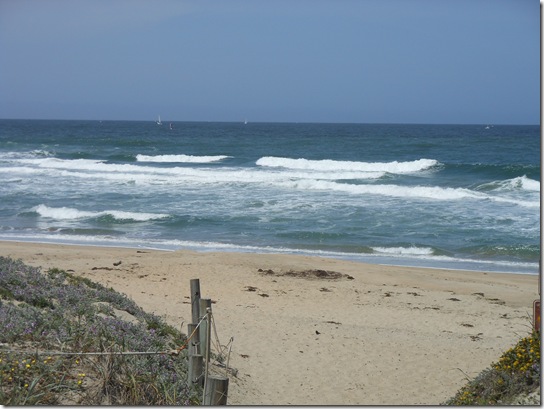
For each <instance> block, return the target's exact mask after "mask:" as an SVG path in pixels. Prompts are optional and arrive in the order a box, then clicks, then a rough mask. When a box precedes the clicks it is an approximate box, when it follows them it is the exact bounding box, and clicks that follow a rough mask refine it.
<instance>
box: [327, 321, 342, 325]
mask: <svg viewBox="0 0 544 409" xmlns="http://www.w3.org/2000/svg"><path fill="white" fill-rule="evenodd" d="M325 323H326V324H334V325H342V323H341V322H336V321H325Z"/></svg>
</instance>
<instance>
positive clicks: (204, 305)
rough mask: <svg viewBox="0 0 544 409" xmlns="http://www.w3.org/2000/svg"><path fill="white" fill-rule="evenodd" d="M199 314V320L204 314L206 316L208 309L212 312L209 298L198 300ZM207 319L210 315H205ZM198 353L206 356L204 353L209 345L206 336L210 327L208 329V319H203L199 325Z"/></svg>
mask: <svg viewBox="0 0 544 409" xmlns="http://www.w3.org/2000/svg"><path fill="white" fill-rule="evenodd" d="M199 308H200V314H201V317H200V318H201V319H202V318H204V317H205V316H206V314H208V309H209V311H210V313H211V310H212V300H210V299H209V298H201V299H200V307H199ZM207 316H208V318H209V317H210V315H209V314H208V315H207ZM199 329H200V334H199V335H200V349H199V351H200V353H201V354H202V355H205V354H206V351H208V343H209V341H210V340H209V338H208V334H209V332H210V331H211V327H210V320H209V319H205V320H203V321H202V322H201V323H200V328H199ZM195 335H196V334H195Z"/></svg>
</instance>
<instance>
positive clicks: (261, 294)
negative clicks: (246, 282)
mask: <svg viewBox="0 0 544 409" xmlns="http://www.w3.org/2000/svg"><path fill="white" fill-rule="evenodd" d="M259 295H260V296H261V297H270V296H269V295H268V294H266V293H260V294H259Z"/></svg>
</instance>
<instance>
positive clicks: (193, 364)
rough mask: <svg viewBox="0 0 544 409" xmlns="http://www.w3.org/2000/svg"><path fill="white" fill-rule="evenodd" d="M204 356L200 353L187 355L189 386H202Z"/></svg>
mask: <svg viewBox="0 0 544 409" xmlns="http://www.w3.org/2000/svg"><path fill="white" fill-rule="evenodd" d="M203 375H204V358H203V357H202V355H199V354H194V355H189V382H188V386H189V388H191V387H194V386H197V385H198V386H200V387H203V386H204V376H203Z"/></svg>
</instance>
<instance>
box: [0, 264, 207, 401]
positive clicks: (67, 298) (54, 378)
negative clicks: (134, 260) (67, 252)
mask: <svg viewBox="0 0 544 409" xmlns="http://www.w3.org/2000/svg"><path fill="white" fill-rule="evenodd" d="M0 322H2V326H3V331H2V332H1V333H0V342H1V345H0V381H1V383H0V404H2V405H10V406H18V405H64V404H78V405H103V404H109V405H188V404H198V402H199V398H198V396H199V392H198V391H191V390H189V389H188V388H187V360H186V358H185V356H183V353H181V354H175V353H163V352H168V351H170V352H175V351H178V349H179V346H181V345H183V342H184V341H185V336H184V335H183V334H182V333H181V332H180V331H179V330H177V329H176V328H173V327H172V326H170V325H168V324H166V323H164V322H163V320H162V319H161V318H160V317H157V316H155V315H153V314H149V313H147V312H145V311H143V310H142V309H141V308H140V307H138V306H137V305H136V304H135V303H134V302H133V301H132V300H130V299H129V298H128V297H127V296H125V295H123V294H120V293H118V292H116V291H114V290H113V289H111V288H106V287H104V286H102V285H101V284H97V283H94V282H92V281H91V280H89V279H86V278H81V277H77V276H75V275H73V274H71V273H70V272H66V271H63V270H59V269H50V270H48V271H47V272H45V273H43V272H42V271H41V270H40V269H39V268H35V267H29V266H27V265H25V264H23V263H22V262H21V261H20V260H13V259H11V258H5V257H0ZM128 351H132V352H149V354H146V355H122V354H120V353H123V352H128ZM93 352H94V353H95V352H99V353H103V354H101V355H85V353H93Z"/></svg>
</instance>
